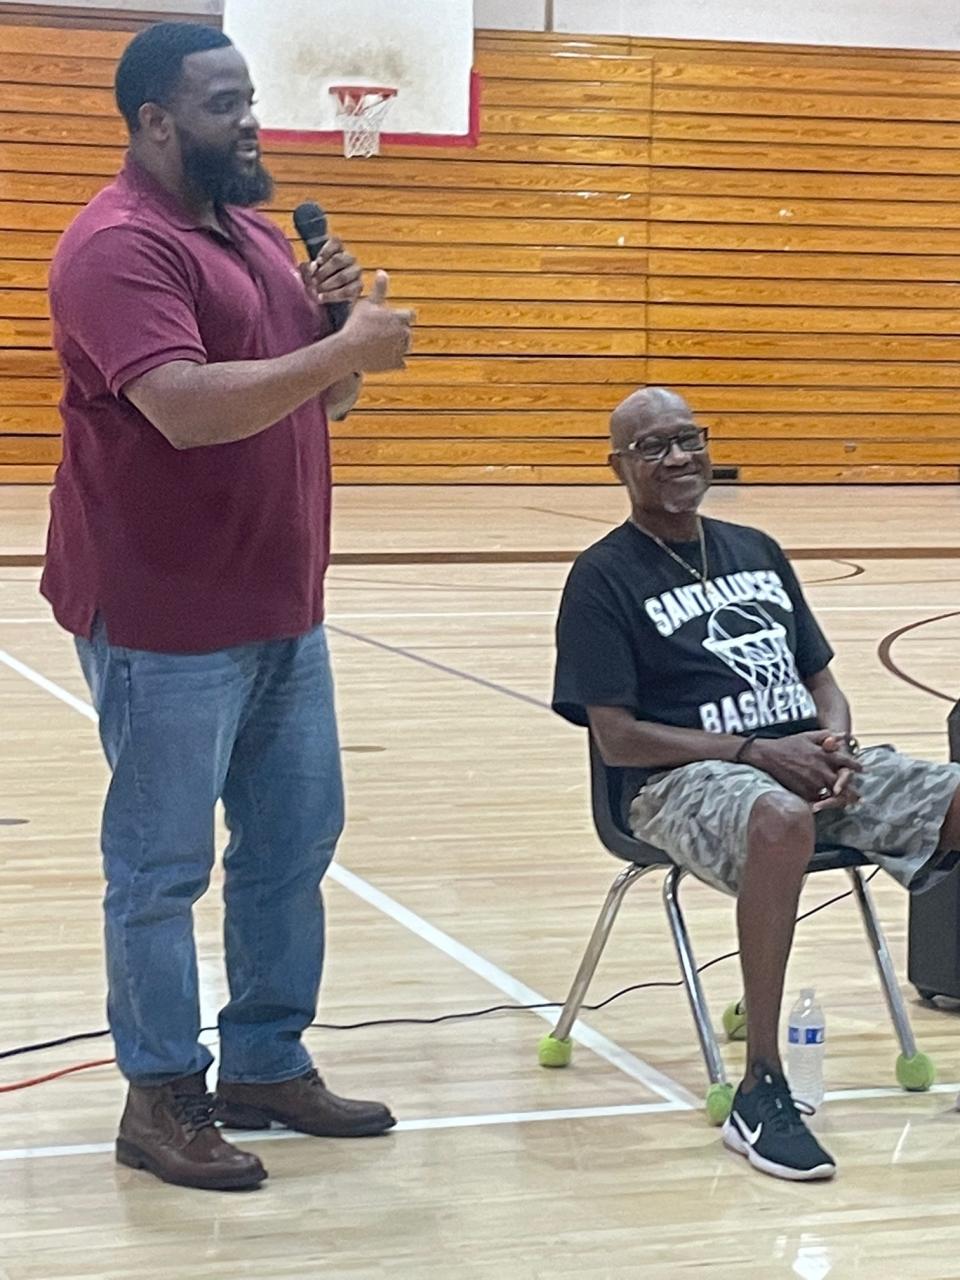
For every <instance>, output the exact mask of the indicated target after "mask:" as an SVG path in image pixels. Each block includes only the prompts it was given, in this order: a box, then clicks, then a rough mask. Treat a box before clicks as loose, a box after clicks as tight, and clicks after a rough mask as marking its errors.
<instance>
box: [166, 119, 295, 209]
mask: <svg viewBox="0 0 960 1280" xmlns="http://www.w3.org/2000/svg"><path fill="white" fill-rule="evenodd" d="M181 156H182V158H183V172H184V177H185V178H186V180H187V183H188V185H189V186H190V189H191V190H192V191H194V192H195V193H196V195H197V196H199V197H200V198H201V199H203V200H209V201H210V202H211V203H212V204H214V205H217V206H222V205H227V204H233V205H240V206H241V207H242V208H245V209H249V208H251V207H252V206H253V205H258V204H265V203H266V202H267V201H268V200H269V199H270V197H271V196H272V195H273V179H272V178H271V176H270V174H269V173H268V172H267V170H266V169H265V168H264V167H263V165H262V163H261V162H260V161H259V160H258V161H257V163H256V165H254V166H252V167H248V166H244V167H243V168H241V167H240V163H239V161H238V159H237V153H236V152H235V151H234V150H233V149H232V148H231V150H230V151H220V150H215V149H214V148H212V147H201V146H199V145H198V144H197V143H195V142H193V141H191V140H190V139H189V138H186V137H184V136H183V134H182V133H181Z"/></svg>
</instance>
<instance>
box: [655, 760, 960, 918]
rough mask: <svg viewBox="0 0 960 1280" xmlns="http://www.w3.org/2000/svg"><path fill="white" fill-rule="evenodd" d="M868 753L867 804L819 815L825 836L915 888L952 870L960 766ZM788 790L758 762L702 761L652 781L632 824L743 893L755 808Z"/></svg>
mask: <svg viewBox="0 0 960 1280" xmlns="http://www.w3.org/2000/svg"><path fill="white" fill-rule="evenodd" d="M860 758H861V760H862V762H863V773H862V774H860V775H859V776H858V778H857V787H858V790H859V791H860V796H861V800H860V803H859V804H858V805H854V806H853V807H852V808H849V809H828V810H825V811H824V812H822V813H818V814H817V815H816V829H817V843H818V844H838V845H846V846H848V847H849V848H852V849H859V850H862V852H863V854H864V856H865V857H867V858H869V859H870V861H871V862H875V863H877V864H878V865H880V866H882V867H883V868H884V870H886V871H888V872H889V873H890V874H891V875H892V876H893V877H894V878H895V879H896V880H898V881H899V882H900V883H901V884H902V885H905V886H906V887H907V888H911V889H918V888H920V887H921V886H926V885H928V884H929V883H930V882H931V881H932V878H933V876H934V875H935V873H936V872H938V871H940V870H941V869H945V868H944V867H943V862H944V861H945V860H944V859H942V858H939V857H938V856H937V852H936V851H937V844H938V842H939V839H940V828H941V826H942V825H943V820H944V818H945V817H946V813H947V808H948V807H949V805H950V801H951V800H952V799H953V795H954V792H955V791H956V790H957V789H958V788H960V764H933V763H931V762H930V761H929V760H914V759H912V758H911V757H909V756H902V755H900V754H899V752H897V751H895V750H894V748H893V747H868V748H866V749H865V750H864V751H863V752H862V754H861V757H860ZM783 790H784V788H783V787H782V786H781V785H780V783H779V782H775V781H774V779H773V778H771V777H770V775H769V774H767V773H764V772H763V771H762V770H760V769H754V768H752V767H751V766H750V765H745V764H729V763H727V762H725V761H722V760H701V761H698V762H697V763H696V764H688V765H683V766H682V767H681V768H679V769H671V770H670V771H669V772H668V773H661V774H657V775H656V776H655V777H653V778H651V780H650V781H649V782H648V783H647V785H646V786H645V787H644V788H643V789H642V791H641V792H640V794H639V795H638V796H637V798H636V799H635V800H634V801H633V804H632V805H631V806H630V826H631V828H632V830H633V833H634V835H635V836H636V837H637V839H639V840H645V841H646V842H647V843H648V844H652V845H654V846H656V848H658V849H663V850H664V851H665V852H666V853H668V854H669V855H670V857H671V858H672V859H673V860H674V861H675V862H677V863H679V864H680V865H681V866H683V867H686V868H687V870H688V871H691V872H692V873H693V874H694V875H695V876H697V877H698V878H699V879H700V880H703V881H705V882H706V883H707V884H710V885H713V886H714V888H716V889H723V890H725V891H726V892H727V893H733V894H735V893H736V892H737V889H738V888H739V885H740V876H741V873H742V871H743V864H744V862H745V860H746V856H747V824H748V822H749V819H750V813H751V810H752V809H753V806H754V804H755V803H756V802H757V800H758V799H759V798H760V797H761V796H762V795H768V794H770V793H772V792H782V791H783ZM952 862H953V859H950V865H952Z"/></svg>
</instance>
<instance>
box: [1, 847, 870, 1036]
mask: <svg viewBox="0 0 960 1280" xmlns="http://www.w3.org/2000/svg"><path fill="white" fill-rule="evenodd" d="M879 870H880V868H879V867H875V868H874V870H873V871H872V872H871V873H870V875H869V876H868V877H867V880H866V883H867V884H869V883H870V881H871V880H872V879H873V878H874V876H875V875H876V874H877V872H878V871H879ZM852 893H853V890H852V889H847V890H846V891H845V892H844V893H838V894H837V895H836V896H835V897H833V898H828V899H827V901H826V902H821V903H820V905H819V906H817V907H811V909H810V910H809V911H804V912H803V914H802V915H799V916H797V921H796V922H797V924H801V923H802V922H803V921H804V920H809V918H810V917H811V916H815V915H816V914H817V913H818V912H819V911H825V910H826V909H827V907H832V906H833V904H834V903H835V902H842V901H843V899H844V898H849V897H850V896H851V895H852ZM739 954H740V952H739V951H727V952H725V953H724V954H723V955H722V956H714V958H713V959H712V960H708V961H707V962H706V964H702V965H700V967H699V968H698V969H697V973H705V972H706V971H707V969H712V968H713V966H714V965H715V964H721V963H722V962H723V961H724V960H733V959H734V958H735V957H736V956H738V955H739ZM682 986H683V980H682V979H681V978H677V979H674V980H667V979H662V980H660V981H655V982H635V983H633V984H632V985H631V986H629V987H623V988H621V990H620V991H615V992H614V993H613V995H612V996H607V998H606V999H605V1000H601V1001H600V1003H599V1004H585V1005H583V1006H582V1008H583V1011H584V1012H586V1013H598V1012H599V1011H600V1010H601V1009H605V1008H606V1007H607V1005H609V1004H613V1002H614V1001H615V1000H619V999H620V998H621V997H622V996H626V995H630V994H631V993H632V992H634V991H649V990H651V989H652V988H654V987H682ZM563 1004H564V1002H563V1001H562V1000H545V1001H544V1002H543V1003H542V1004H493V1005H490V1006H489V1007H488V1008H486V1009H469V1010H466V1011H465V1012H462V1013H441V1014H438V1015H437V1016H436V1017H433V1018H371V1019H369V1020H367V1021H364V1022H311V1024H310V1028H311V1030H317V1031H366V1030H367V1029H368V1028H371V1027H435V1026H438V1025H439V1024H440V1023H442V1022H463V1021H468V1020H469V1019H471V1018H487V1017H489V1016H490V1015H491V1014H494V1013H530V1012H535V1011H536V1010H537V1009H562V1008H563ZM216 1030H218V1028H217V1027H202V1028H201V1032H211V1031H216ZM109 1034H110V1032H109V1031H107V1030H104V1031H81V1032H78V1033H77V1034H76V1035H70V1036H61V1037H60V1038H59V1039H56V1040H43V1041H40V1042H39V1043H38V1044H25V1045H20V1046H19V1047H18V1048H16V1049H4V1050H0V1061H2V1060H3V1059H4V1058H17V1057H20V1056H21V1055H22V1054H26V1053H40V1052H42V1051H43V1050H45V1049H59V1048H60V1047H61V1046H63V1045H67V1044H77V1043H78V1042H79V1041H81V1040H101V1039H103V1037H104V1036H108V1035H109Z"/></svg>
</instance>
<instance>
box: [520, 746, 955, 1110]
mask: <svg viewBox="0 0 960 1280" xmlns="http://www.w3.org/2000/svg"><path fill="white" fill-rule="evenodd" d="M590 780H591V797H592V807H593V822H594V826H595V827H596V829H597V834H598V835H599V837H600V840H601V842H602V843H603V845H604V847H605V848H606V849H607V850H608V851H609V852H610V853H612V854H614V855H615V856H616V857H618V858H621V859H623V861H624V862H626V863H627V864H628V865H627V866H626V867H625V868H624V869H623V870H622V871H621V872H620V873H619V875H618V876H617V877H616V879H615V880H614V882H613V884H612V885H611V887H610V891H609V893H608V894H607V897H606V900H605V901H604V904H603V907H602V909H601V911H600V915H599V917H598V919H597V923H596V925H595V926H594V929H593V933H592V934H591V935H590V941H589V942H588V943H587V949H586V951H585V952H584V955H583V959H582V960H581V961H580V967H579V969H578V970H577V974H576V977H575V978H574V980H573V985H572V987H571V988H570V994H569V995H568V996H567V1000H566V1004H565V1005H564V1006H563V1011H562V1013H561V1014H560V1018H559V1020H558V1022H557V1025H556V1026H555V1027H554V1029H553V1031H552V1032H551V1033H550V1034H549V1035H547V1036H544V1037H543V1039H542V1040H541V1041H540V1049H539V1059H540V1065H541V1066H544V1067H565V1066H567V1065H569V1063H570V1060H571V1056H572V1048H573V1046H572V1043H571V1040H570V1031H571V1028H572V1027H573V1024H574V1023H575V1022H576V1020H577V1016H578V1014H579V1012H580V1009H581V1006H582V1005H583V1002H584V1000H585V998H586V995H587V989H588V988H589V986H590V982H591V979H592V978H593V975H594V973H595V971H596V968H597V965H598V964H599V962H600V957H601V956H602V955H603V952H604V948H605V947H606V945H607V940H608V938H609V937H610V931H611V929H612V928H613V923H614V921H615V920H616V918H617V913H618V911H619V910H620V906H621V903H622V902H623V899H624V897H625V896H626V893H627V890H628V889H630V888H631V887H632V886H633V885H634V884H636V882H637V881H638V880H639V879H640V877H641V876H644V875H646V874H647V873H648V872H649V871H654V870H656V869H657V868H663V869H664V870H665V871H666V873H667V874H666V878H665V879H664V882H663V902H664V906H665V908H666V912H667V922H668V924H669V926H670V934H671V937H672V938H673V943H674V946H675V947H676V950H677V958H678V960H679V962H680V973H681V976H682V979H683V985H684V987H685V989H686V992H687V999H688V1000H689V1001H690V1009H691V1012H692V1013H693V1021H694V1025H695V1026H696V1029H697V1036H698V1038H699V1041H700V1050H701V1052H702V1054H703V1060H704V1063H705V1065H706V1068H707V1075H708V1077H709V1080H710V1086H709V1088H708V1090H707V1095H706V1111H707V1115H708V1117H709V1119H710V1121H711V1123H713V1124H722V1123H723V1121H724V1120H725V1119H726V1117H727V1116H728V1115H729V1113H730V1107H731V1105H732V1103H733V1085H732V1084H730V1083H729V1082H728V1080H727V1073H726V1069H725V1068H724V1065H723V1059H722V1058H721V1056H720V1049H719V1047H718V1045H717V1038H716V1035H715V1034H714V1030H713V1023H712V1022H711V1020H710V1012H709V1009H708V1008H707V1002H706V1000H705V999H704V994H703V987H702V986H701V984H700V977H699V974H698V972H697V964H696V961H695V960H694V957H693V950H692V948H691V946H690V937H689V934H688V933H687V926H686V922H685V921H684V918H683V912H682V911H681V909H680V882H681V880H682V879H683V877H684V875H685V874H686V872H685V870H684V869H683V868H682V867H679V866H677V864H676V863H675V862H673V861H672V860H671V859H670V858H669V857H668V855H667V854H665V853H664V852H663V851H662V850H661V849H657V848H654V846H653V845H649V844H645V843H644V842H643V841H642V840H638V839H636V837H635V836H633V835H632V834H631V833H630V832H629V831H628V830H627V829H626V828H625V827H624V826H623V825H622V823H621V821H620V818H619V813H620V798H619V784H618V778H617V775H616V774H615V773H614V772H613V771H612V770H610V769H608V768H607V766H606V765H605V764H604V762H603V759H602V758H601V756H600V752H599V750H598V749H597V746H596V744H595V743H594V741H593V738H592V737H591V738H590ZM867 865H869V863H868V860H867V859H866V858H864V857H863V855H862V854H861V853H859V852H858V851H857V850H855V849H846V848H842V847H839V846H824V847H820V846H818V847H817V850H816V852H815V853H814V856H813V858H812V859H811V862H810V867H809V870H810V871H811V872H814V871H837V870H841V869H842V870H845V871H846V872H847V873H848V875H849V876H850V880H851V883H852V885H853V894H854V897H855V898H856V900H857V905H858V907H859V908H860V915H861V917H862V918H863V924H864V928H865V929H866V932H867V937H868V939H869V941H870V946H871V949H872V951H873V956H874V960H875V961H876V965H877V971H878V973H879V975H880V984H881V986H882V987H883V994H884V996H885V997H886V1000H887V1007H888V1008H889V1010H890V1017H891V1019H892V1021H893V1027H894V1031H895V1032H896V1035H897V1039H898V1041H899V1043H900V1055H899V1057H898V1058H897V1064H896V1077H897V1081H898V1083H899V1084H900V1085H901V1086H902V1087H903V1088H904V1089H910V1090H916V1091H923V1090H926V1089H929V1088H930V1086H931V1085H932V1084H933V1080H934V1067H933V1063H932V1061H931V1060H930V1058H929V1057H928V1056H927V1055H926V1054H925V1053H919V1052H918V1051H917V1046H916V1042H915V1041H914V1038H913V1031H912V1029H911V1026H910V1019H909V1018H908V1016H907V1010H906V1007H905V1005H904V1003H903V996H902V995H901V993H900V987H899V986H898V984H897V978H896V974H895V972H894V968H893V963H892V961H891V959H890V952H889V951H888V949H887V943H886V940H885V938H884V936H883V931H882V929H881V927H880V921H879V920H878V918H877V913H876V908H875V907H874V903H873V898H872V896H871V894H870V890H869V888H868V887H867V884H866V882H865V881H864V879H863V876H862V875H861V873H860V868H861V867H863V866H867ZM724 1027H725V1029H726V1031H727V1034H728V1036H729V1037H730V1038H731V1039H743V1038H745V1031H746V1015H745V1014H744V1013H743V1012H742V1006H741V1005H740V1004H735V1005H731V1006H729V1007H728V1008H727V1010H726V1011H725V1013H724Z"/></svg>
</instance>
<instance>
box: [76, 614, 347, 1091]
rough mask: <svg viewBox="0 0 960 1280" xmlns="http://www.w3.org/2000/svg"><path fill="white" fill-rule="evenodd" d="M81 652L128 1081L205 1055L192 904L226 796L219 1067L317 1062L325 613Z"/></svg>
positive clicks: (206, 875)
mask: <svg viewBox="0 0 960 1280" xmlns="http://www.w3.org/2000/svg"><path fill="white" fill-rule="evenodd" d="M76 643H77V651H78V654H79V656H80V662H81V665H82V667H83V672H84V675H85V677H86V680H87V684H88V685H89V686H90V691H91V694H92V696H93V701H94V704H95V706H96V708H97V712H98V713H99V717H100V738H101V741H102V743H103V748H104V751H105V753H106V756H107V760H108V761H109V764H110V767H111V770H112V775H113V776H112V779H111V782H110V787H109V790H108V792H107V799H106V804H105V807H104V815H103V836H102V847H103V859H104V871H105V875H106V880H107V890H106V897H105V902H104V906H105V914H106V953H107V980H108V991H109V995H108V1013H109V1019H110V1028H111V1031H112V1032H113V1037H114V1040H115V1042H116V1049H117V1062H118V1064H119V1066H120V1070H121V1071H122V1072H123V1074H124V1075H125V1076H126V1077H127V1079H128V1080H130V1081H132V1082H133V1083H134V1084H138V1085H156V1084H163V1083H164V1082H166V1081H168V1080H172V1079H177V1078H179V1077H181V1076H186V1075H192V1074H194V1073H195V1072H199V1071H204V1070H206V1069H207V1068H208V1067H209V1066H210V1063H211V1062H212V1060H213V1059H212V1056H211V1054H210V1052H209V1050H208V1049H206V1048H205V1047H204V1046H202V1045H201V1044H199V1043H198V1036H199V1032H200V1003H199V997H198V990H197V955H196V946H195V942H194V934H193V904H194V903H195V902H196V901H197V900H198V899H199V898H200V897H201V896H202V894H203V893H204V892H205V890H206V889H207V886H208V884H209V881H210V872H211V870H212V868H213V861H214V810H215V806H216V802H217V801H218V800H219V799H222V800H223V804H224V810H225V813H226V819H227V826H228V828H229V830H230V841H229V844H228V846H227V850H226V853H225V855H224V902H225V929H224V940H225V950H226V966H227V979H228V983H229V989H230V1002H229V1003H228V1004H227V1005H226V1007H225V1008H224V1009H223V1010H222V1011H221V1013H220V1015H219V1031H220V1078H221V1079H223V1080H227V1081H235V1082H248V1083H253V1082H262V1083H266V1082H276V1081H281V1080H289V1079H292V1078H293V1077H295V1076H298V1075H302V1074H303V1073H304V1072H306V1071H309V1070H310V1067H311V1060H310V1056H309V1054H308V1053H307V1051H306V1049H305V1048H304V1047H303V1045H302V1044H301V1033H302V1032H303V1030H304V1028H305V1027H307V1026H308V1025H309V1024H310V1023H311V1022H312V1021H313V1018H314V1016H315V1012H316V1003H317V994H318V991H319V987H320V975H321V970H322V967H323V946H324V913H323V898H322V896H321V892H320V882H321V880H322V879H323V875H324V872H325V871H326V869H327V867H328V866H329V865H330V861H331V859H332V858H333V854H334V849H335V848H336V844H337V839H338V838H339V836H340V832H341V830H342V828H343V785H342V779H341V772H340V748H339V743H338V740H337V726H336V715H335V711H334V701H333V682H332V678H331V674H330V661H329V655H328V652H327V641H326V636H325V634H324V631H323V628H322V627H317V628H316V629H315V630H314V631H311V632H310V633H309V634H307V635H305V636H302V637H300V638H299V639H295V640H276V641H270V642H268V643H264V644H250V645H242V646H240V647H238V648H233V649H225V650H221V651H219V652H217V653H207V654H163V653H149V652H144V651H141V650H138V649H123V648H118V647H117V646H115V645H111V644H110V643H109V641H108V639H107V635H106V631H105V629H104V627H103V625H102V623H101V622H100V621H98V622H97V624H96V628H95V630H94V634H93V637H92V639H91V640H90V641H87V640H84V639H78V640H77V642H76Z"/></svg>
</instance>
